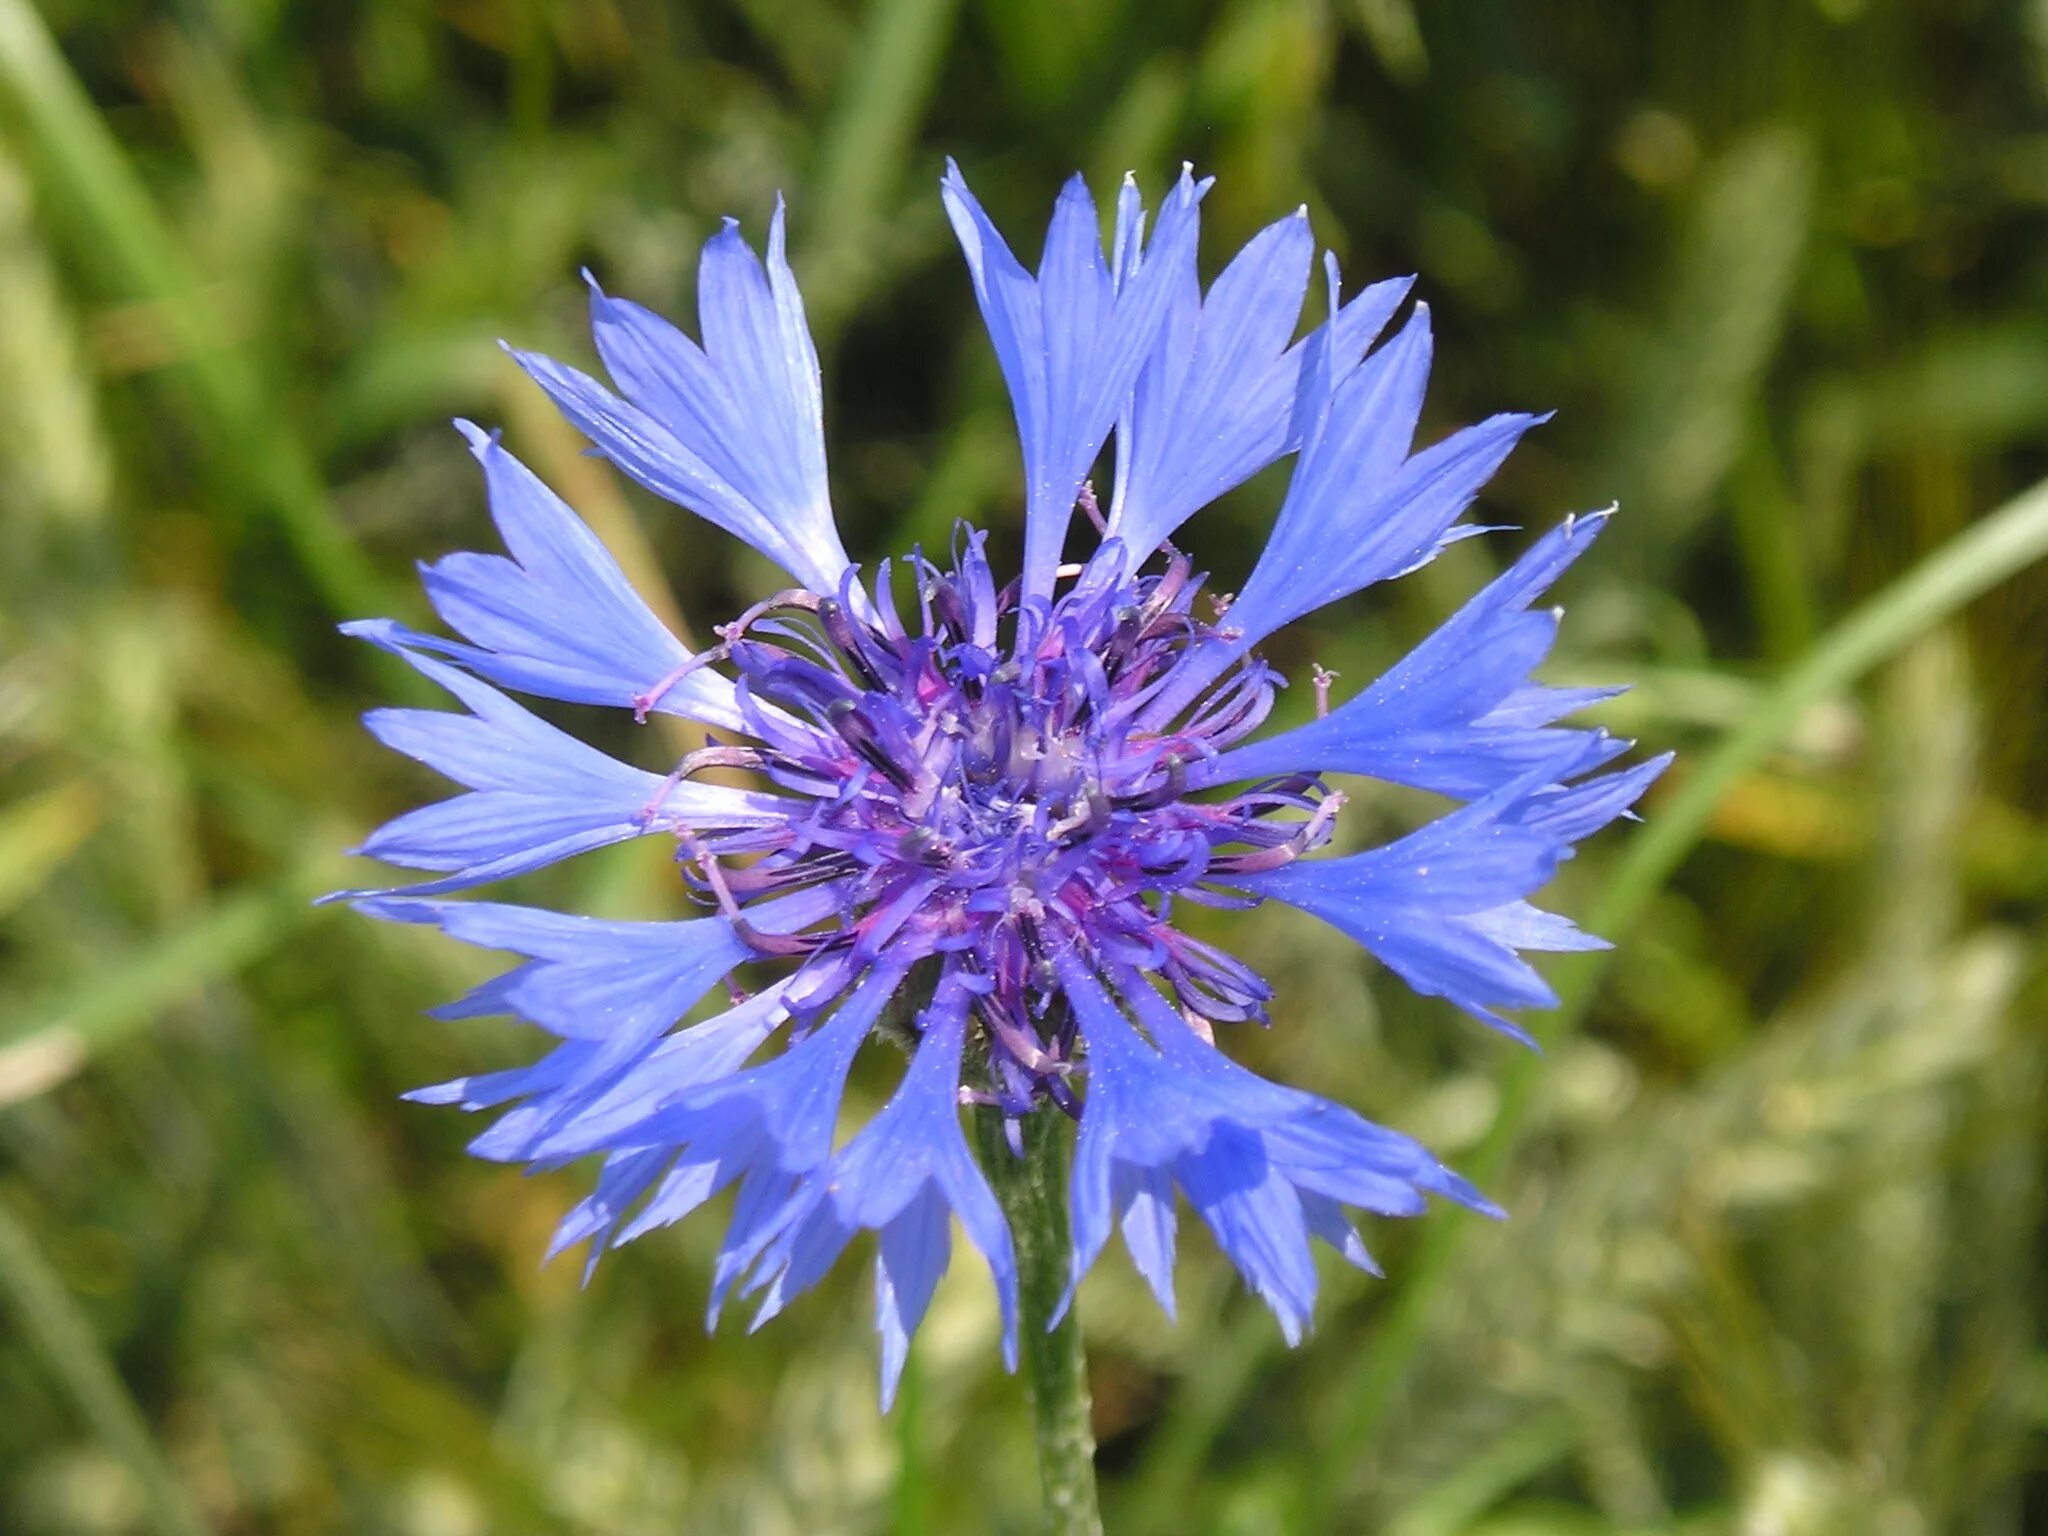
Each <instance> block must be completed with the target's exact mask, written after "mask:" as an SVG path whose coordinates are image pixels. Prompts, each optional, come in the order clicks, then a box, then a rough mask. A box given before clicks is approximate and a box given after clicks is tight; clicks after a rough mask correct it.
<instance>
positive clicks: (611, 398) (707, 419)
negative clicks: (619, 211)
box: [512, 204, 848, 593]
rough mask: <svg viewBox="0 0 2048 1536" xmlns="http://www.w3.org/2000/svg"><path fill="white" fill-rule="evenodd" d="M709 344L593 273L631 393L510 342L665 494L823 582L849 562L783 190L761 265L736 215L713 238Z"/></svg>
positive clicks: (625, 466)
mask: <svg viewBox="0 0 2048 1536" xmlns="http://www.w3.org/2000/svg"><path fill="white" fill-rule="evenodd" d="M697 312H698V319H699V323H700V325H701V327H702V330H703V333H704V344H703V346H701V347H700V346H698V345H697V344H696V343H695V342H693V341H691V340H690V339H689V338H688V337H687V336H685V335H683V333H682V332H681V331H679V330H677V329H676V328H675V327H674V326H672V325H670V324H668V322H667V321H665V320H662V319H661V318H660V317H658V316H656V315H655V314H653V313H652V312H651V311H649V310H646V309H643V308H641V307H640V306H639V305H637V304H628V303H624V302H622V301H620V300H616V299H612V298H609V297H607V296H606V295H605V294H604V292H603V291H602V290H600V289H599V288H598V287H597V286H596V284H595V283H593V284H592V285H591V322H592V327H593V330H594V332H595V335H596V340H597V345H598V351H599V354H600V355H601V356H602V357H603V359H604V363H605V367H606V368H607V369H608V370H609V371H610V372H611V374H612V377H613V378H614V379H615V380H616V381H617V382H618V385H619V387H620V389H621V390H622V391H624V394H625V398H624V399H621V398H619V397H618V396H616V395H614V394H612V393H611V392H610V391H609V390H607V389H605V388H604V387H603V386H602V385H601V384H599V383H597V381H596V380H594V379H592V378H590V377H589V376H588V375H586V374H584V373H581V372H579V371H578V370H576V369H574V368H570V367H567V366H565V365H563V364H561V363H558V362H555V361H554V360H553V359H551V358H547V357H543V356H541V355H539V354H537V353H531V352H518V351H515V352H514V353H513V354H512V355H513V356H514V357H515V358H516V359H517V360H518V361H519V364H520V366H521V367H523V368H524V369H526V371H527V372H528V373H529V374H531V375H532V376H533V378H534V380H535V382H537V383H538V384H539V385H540V386H541V388H543V389H545V390H546V391H547V392H548V394H549V395H550V396H551V397H553V399H554V401H555V404H556V405H557V406H558V407H559V408H560V409H561V411H562V413H563V414H564V415H565V416H567V417H568V418H569V420H570V421H572V422H574V423H575V424H576V426H577V427H578V428H579V429H580V430H581V431H582V432H583V433H584V435H585V436H587V437H588V438H589V439H590V440H591V441H592V442H593V443H595V444H596V445H597V446H598V448H599V450H600V451H602V452H603V453H604V455H605V456H606V457H607V458H609V459H610V460H611V461H612V462H613V463H614V464H616V465H618V466H619V468H620V469H622V470H624V471H625V472H626V473H627V474H628V475H630V476H632V478H633V479H635V480H637V481H638V482H639V483H640V484H641V485H643V486H645V487H647V489H649V490H651V491H653V492H654V493H655V494H656V495H658V496H663V497H666V498H667V499H668V500H670V501H673V502H676V503H678V504H680V505H682V506H686V507H688V508H690V509H691V510H692V511H694V512H696V513H698V514H699V515H700V516H702V517H704V518H706V519H708V520H709V521H711V522H713V523H716V524H717V525H718V526H719V527H721V528H723V529H725V530H726V531H727V532H728V533H731V534H734V535H736V536H737V537H739V538H741V539H744V540H745V541H746V542H747V543H749V544H751V545H753V546H754V548H756V549H758V550H759V551H760V552H761V553H762V554H764V555H766V556H768V558H769V559H771V560H774V561H775V562H776V563H777V564H779V565H781V566H782V568H783V569H784V570H786V571H788V572H789V573H790V574H791V575H792V576H794V577H795V578H796V579H797V580H798V581H799V582H801V583H803V584H804V585H805V586H806V587H808V588H809V589H810V590H812V591H814V592H828V593H829V592H835V591H837V590H838V586H839V578H840V575H841V574H842V573H843V572H844V571H845V570H846V568H847V564H848V561H847V558H846V550H845V547H844V546H843V545H842V544H841V543H840V541H839V532H838V528H837V526H836V525H835V524H834V522H833V518H832V505H831V500H830V496H829V494H828V492H827V489H826V481H825V437H824V417H823V411H822V406H821V393H820V388H819V380H818V356H817V352H816V349H815V348H814V347H813V346H812V344H811V338H810V331H809V328H808V326H807V325H806V323H805V320H804V310H803V300H802V298H801V297H800V296H799V295H798V293H797V288H796V280H795V278H794V277H793V276H792V275H791V273H790V270H789V264H788V262H787V261H786V260H785V258H784V254H783V215H782V209H781V206H780V204H778V205H777V207H776V212H775V218H774V220H773V222H772V223H771V225H770V227H769V232H768V262H767V265H766V267H765V268H764V267H763V265H762V263H761V260H760V258H759V257H758V256H756V255H755V254H754V251H753V250H752V248H751V247H749V246H748V245H747V243H746V241H745V240H744V239H743V238H742V237H741V235H740V233H739V230H738V226H737V225H735V224H734V223H732V222H731V221H730V220H728V221H727V223H726V225H725V228H724V229H723V230H722V231H721V232H720V233H718V234H717V235H714V236H713V237H712V238H711V239H710V241H708V242H707V243H706V245H705V247H704V252H703V256H702V260H701V262H700V266H699V274H698V293H697Z"/></svg>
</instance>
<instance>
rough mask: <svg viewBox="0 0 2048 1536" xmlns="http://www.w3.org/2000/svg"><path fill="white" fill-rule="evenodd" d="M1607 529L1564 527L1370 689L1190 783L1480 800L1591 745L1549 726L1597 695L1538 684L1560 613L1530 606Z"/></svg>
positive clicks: (1213, 764) (1586, 524)
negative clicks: (1341, 779)
mask: <svg viewBox="0 0 2048 1536" xmlns="http://www.w3.org/2000/svg"><path fill="white" fill-rule="evenodd" d="M1606 521H1607V514H1605V513H1596V514H1594V515H1593V516H1590V517H1579V518H1570V519H1567V520H1566V521H1565V522H1564V523H1563V524H1561V525H1560V526H1559V527H1557V528H1555V529H1553V530H1551V532H1549V533H1548V534H1546V535H1545V536H1544V537H1543V538H1542V539H1540V540H1538V541H1537V542H1536V543H1535V544H1534V545H1533V546H1531V548H1530V549H1529V550H1528V552H1527V553H1526V554H1524V555H1523V556H1522V558H1521V559H1519V560H1517V561H1516V562H1515V563H1514V565H1513V566H1511V567H1510V568H1509V569H1508V570H1507V571H1505V572H1504V573H1502V574H1501V575H1500V576H1499V577H1497V578H1496V579H1495V580H1493V581H1492V582H1490V583H1488V584H1487V586H1486V587H1485V588H1483V589H1482V590H1481V591H1480V592H1479V594H1478V595H1477V596H1476V597H1474V598H1473V599H1472V600H1471V601H1470V602H1468V603H1466V604H1465V606H1464V607H1462V608H1461V609H1459V610H1458V611H1457V612H1456V613H1455V614H1453V615H1452V616H1451V617H1450V618H1449V619H1447V620H1446V621H1445V622H1444V623H1443V625H1442V626H1441V627H1439V628H1438V629H1437V631H1436V632H1435V633H1434V634H1432V635H1431V636H1430V637H1429V638H1428V639H1426V640H1424V641H1423V642H1422V643H1421V644H1420V645H1418V646H1416V647H1415V649H1414V650H1413V651H1411V652H1409V654H1408V655H1407V656H1406V657H1405V658H1404V659H1403V660H1402V661H1401V662H1400V663H1399V664H1398V665H1396V666H1395V667H1394V668H1393V669H1392V670H1390V671H1389V672H1387V673H1386V674H1385V675H1384V676H1383V677H1381V678H1380V679H1379V680H1378V681H1377V682H1375V683H1374V684H1372V686H1371V687H1369V688H1367V689H1365V690H1364V691H1363V692H1362V693H1359V694H1358V695H1357V696H1355V697H1354V698H1351V699H1349V700H1347V701H1346V702H1344V703H1343V704H1341V705H1339V706H1338V707H1337V708H1336V709H1334V710H1332V711H1331V712H1330V713H1329V714H1328V715H1327V716H1325V717H1323V718H1322V719H1319V720H1313V721H1310V722H1309V723H1308V724H1306V725H1303V726H1299V727H1297V728H1295V729H1294V730H1291V731H1283V732H1281V733H1280V734H1279V735H1276V736H1271V737H1268V738H1267V739H1265V740H1264V741H1259V742H1255V743H1253V744H1252V745H1250V746H1246V747H1240V748H1238V749H1236V750H1235V751H1231V752H1226V753H1224V754H1222V755H1221V756H1219V757H1216V758H1212V759H1210V760H1208V761H1206V762H1203V763H1199V764H1197V765H1196V766H1195V767H1194V769H1193V770H1192V771H1191V772H1190V773H1189V776H1188V780H1189V783H1190V784H1191V785H1193V786H1195V787H1197V788H1202V787H1207V786H1210V785H1214V784H1221V783H1227V782H1230V781H1232V780H1238V779H1256V778H1267V777H1271V776H1275V775H1279V774H1285V773H1293V772H1304V771H1307V772H1334V773H1359V774H1367V775H1370V776H1371V777H1373V778H1378V779H1385V780H1388V781H1390V782H1393V783H1397V784H1409V785H1413V786H1415V787H1416V788H1418V789H1428V790H1434V791H1436V792H1438V793H1440V794H1447V795H1457V796H1460V797H1471V796H1474V795H1481V794H1484V793H1486V792H1487V791H1489V790H1492V789H1496V788H1498V787H1500V786H1501V785H1502V784H1504V783H1507V782H1508V781H1509V780H1511V779H1517V778H1520V777H1521V776H1522V775H1523V774H1524V773H1526V772H1527V771H1528V770H1529V769H1530V768H1531V767H1533V766H1534V765H1536V764H1537V763H1539V762H1544V761H1548V760H1551V759H1554V758H1556V757H1558V756H1559V755H1560V754H1561V753H1563V752H1566V751H1568V750H1570V748H1571V747H1572V746H1573V745H1574V744H1580V745H1584V744H1586V743H1589V742H1590V740H1591V738H1590V736H1588V735H1587V734H1585V733H1583V732H1571V731H1558V730H1549V729H1545V728H1544V727H1547V726H1548V724H1549V722H1550V721H1551V720H1553V719H1555V718H1557V714H1555V713H1551V711H1552V710H1556V711H1557V713H1564V712H1566V710H1568V709H1569V707H1570V706H1572V705H1573V704H1575V703H1577V702H1580V701H1581V700H1583V699H1585V698H1586V696H1587V692H1589V691H1576V692H1573V691H1567V690H1562V689H1553V690H1544V689H1539V688H1534V687H1532V686H1530V685H1529V683H1528V675H1529V673H1530V672H1531V670H1533V669H1534V668H1535V667H1536V666H1537V665H1539V664H1540V663H1541V662H1542V661H1543V660H1544V658H1545V657H1546V656H1548V655H1549V653H1550V647H1551V642H1552V640H1553V639H1554V638H1555V636H1556V631H1557V616H1556V614H1555V613H1554V612H1538V613H1531V612H1530V611H1529V605H1530V604H1531V603H1532V602H1533V601H1534V600H1535V599H1536V598H1537V597H1539V596H1541V595H1542V593H1543V592H1544V591H1545V589H1547V588H1548V587H1549V586H1550V584H1551V583H1552V582H1554V581H1555V580H1556V579H1557V577H1558V576H1559V575H1560V574H1561V573H1562V572H1563V571H1564V569H1565V568H1566V567H1567V566H1569V565H1570V564H1571V563H1572V561H1573V560H1575V559H1577V558H1578V556H1579V555H1580V554H1582V553H1583V552H1584V551H1585V550H1586V548H1587V547H1588V546H1589V545H1590V544H1591V543H1592V541H1593V540H1594V538H1595V537H1597V536H1598V534H1599V532H1600V530H1601V528H1602V527H1604V526H1605V524H1606ZM1534 695H1542V698H1541V699H1540V701H1539V699H1538V698H1537V697H1534ZM1596 696H1599V697H1604V696H1606V695H1605V691H1604V690H1602V691H1599V692H1598V693H1597V695H1596ZM1612 750H1613V751H1614V752H1615V753H1619V752H1621V751H1623V750H1625V747H1624V744H1622V743H1619V742H1616V743H1613V744H1612Z"/></svg>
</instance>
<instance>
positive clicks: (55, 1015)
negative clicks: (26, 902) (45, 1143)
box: [0, 860, 331, 1106]
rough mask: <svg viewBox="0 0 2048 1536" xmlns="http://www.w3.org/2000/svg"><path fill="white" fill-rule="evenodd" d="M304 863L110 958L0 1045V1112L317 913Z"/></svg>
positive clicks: (315, 882) (316, 886)
mask: <svg viewBox="0 0 2048 1536" xmlns="http://www.w3.org/2000/svg"><path fill="white" fill-rule="evenodd" d="M314 866H317V867H318V869H320V870H327V868H328V865H327V862H326V861H325V860H316V861H313V865H310V866H309V867H308V869H307V870H305V871H300V872H296V873H294V874H293V875H292V876H290V877H288V878H287V879H285V880H283V881H281V882H280V883H278V884H277V885H275V886H272V887H269V888H260V889H254V890H249V889H244V890H240V891H237V892H235V893H234V894H232V895H229V896H225V897H223V898H222V899H221V900H220V901H218V902H216V903H215V904H214V905H213V906H212V907H211V908H209V909H208V910H207V911H205V912H203V913H201V914H200V915H199V916H198V917H195V918H194V919H193V920H192V921H191V922H189V923H186V924H184V925H182V926H181V927H179V928H177V929H175V930H173V931H172V932H170V933H168V934H165V935H164V936H163V937H161V938H160V939H158V940H157V941H156V942H154V943H153V944H148V945H145V946H142V947H141V948H140V949H139V950H138V951H137V952H134V953H130V954H127V955H122V956H117V957H113V958H111V959H110V961H109V963H108V964H107V965H106V966H105V967H103V968H102V969H100V970H99V971H97V972H96V973H95V974H94V975H93V976H91V977H90V978H87V979H86V980H84V981H83V982H82V983H81V984H80V985H79V986H77V987H75V988H72V989H70V990H69V991H67V992H66V993H64V994H63V995H62V996H60V997H58V998H55V999H53V1000H51V1002H49V1003H48V1004H46V1005H45V1006H44V1007H43V1008H41V1009H38V1010H35V1011H34V1012H32V1013H31V1015H30V1017H29V1020H28V1022H27V1023H26V1024H24V1025H22V1026H21V1027H20V1028H19V1029H17V1030H14V1031H11V1032H9V1034H8V1035H7V1036H6V1037H5V1038H4V1039H0V1106H4V1105H7V1104H10V1103H14V1102H17V1101H19V1100H21V1099H25V1098H30V1097H33V1096H34V1095H36V1094H38V1093H41V1092H43V1091H44V1090H45V1089H47V1088H49V1087H51V1086H53V1085H54V1084H56V1083H58V1082H61V1081H63V1080H64V1079H65V1078H67V1077H69V1076H71V1075H72V1074H73V1073H74V1072H76V1071H77V1070H79V1068H81V1067H82V1066H84V1064H85V1063H86V1062H88V1061H89V1060H91V1058H92V1056H93V1054H94V1053H95V1052H96V1051H100V1050H104V1049H105V1048H106V1047H107V1046H109V1045H112V1044H114V1043H116V1042H118V1041H120V1040H122V1039H124V1038H126V1037H127V1036H129V1035H131V1034H133V1033H135V1032H136V1031H137V1030H140V1029H142V1028H144V1027H146V1026H147V1025H148V1024H149V1023H150V1022H151V1021H152V1020H153V1019H155V1018H156V1017H157V1016H158V1015H159V1014H161V1013H162V1012H163V1010H164V1009H165V1008H168V1007H170V1006H171V1005H172V1004H174V1003H176V1002H178V1001H179V1000H180V999H182V998H185V997H189V996H190V995H191V994H192V993H193V992H195V991H197V990H198V989H199V988H201V987H203V986H206V985H209V984H210V983H213V982H217V981H220V980H223V979H224V978H226V977H229V976H232V975H234V974H235V973H236V972H238V971H240V970H241V969H242V968H243V967H245V966H247V965H248V964H250V963H251V962H252V961H254V960H256V959H258V958H260V957H261V956H263V955H265V954H267V953H269V952H270V951H271V950H272V949H274V948H275V947H276V946H277V945H278V944H280V943H282V942H283V941H284V940H285V939H286V938H287V937H288V936H289V935H291V934H292V933H294V932H296V931H297V930H298V929H300V928H301V927H303V926H305V925H306V924H307V923H309V922H312V921H314V920H316V919H318V918H320V917H321V916H322V915H323V914H324V913H325V911H326V909H324V908H315V907H313V906H311V905H310V902H311V900H312V898H313V896H314V895H315V894H317V893H318V892H319V891H320V890H322V889H324V888H325V887H326V885H328V884H330V883H331V882H329V881H326V880H324V879H315V878H313V869H314Z"/></svg>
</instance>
